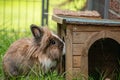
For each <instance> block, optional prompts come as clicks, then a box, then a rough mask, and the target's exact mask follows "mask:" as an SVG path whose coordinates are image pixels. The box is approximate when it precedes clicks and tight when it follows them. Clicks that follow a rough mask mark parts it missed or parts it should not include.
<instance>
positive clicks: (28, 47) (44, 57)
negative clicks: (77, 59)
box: [3, 24, 65, 80]
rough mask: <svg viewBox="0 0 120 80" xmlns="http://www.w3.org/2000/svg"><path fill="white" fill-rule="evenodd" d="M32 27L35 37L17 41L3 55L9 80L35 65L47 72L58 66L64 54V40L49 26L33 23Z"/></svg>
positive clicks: (23, 73) (6, 76)
mask: <svg viewBox="0 0 120 80" xmlns="http://www.w3.org/2000/svg"><path fill="white" fill-rule="evenodd" d="M30 28H31V32H32V35H33V37H32V38H24V39H19V40H17V41H15V42H14V43H13V44H11V46H10V47H9V49H8V50H7V52H6V54H5V55H4V57H3V72H4V74H5V78H6V79H8V80H9V78H11V77H17V76H20V75H27V74H28V73H29V72H30V70H31V69H32V68H33V67H34V66H35V65H37V66H38V67H40V69H41V70H43V72H44V73H46V72H48V71H50V70H51V69H52V68H55V67H57V65H58V63H59V62H60V60H61V59H62V58H61V57H62V55H64V54H63V53H64V52H63V51H65V50H64V49H65V48H64V47H65V43H64V41H63V40H61V39H60V38H59V37H58V36H57V35H55V34H53V33H52V32H51V31H50V30H49V29H48V28H47V27H39V26H37V25H35V24H32V25H31V26H30ZM37 69H39V68H37Z"/></svg>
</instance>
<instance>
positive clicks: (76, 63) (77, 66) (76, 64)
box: [73, 56, 81, 68]
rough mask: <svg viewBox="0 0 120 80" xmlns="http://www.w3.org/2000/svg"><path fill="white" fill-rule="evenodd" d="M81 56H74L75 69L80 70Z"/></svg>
mask: <svg viewBox="0 0 120 80" xmlns="http://www.w3.org/2000/svg"><path fill="white" fill-rule="evenodd" d="M80 64H81V56H73V68H80Z"/></svg>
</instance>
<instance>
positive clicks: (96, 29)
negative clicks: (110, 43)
mask: <svg viewBox="0 0 120 80" xmlns="http://www.w3.org/2000/svg"><path fill="white" fill-rule="evenodd" d="M73 26H74V27H73V31H74V32H78V31H81V32H82V31H84V32H85V31H86V32H99V31H102V30H109V31H120V26H118V27H117V26H116V27H114V26H113V27H110V26H92V25H73Z"/></svg>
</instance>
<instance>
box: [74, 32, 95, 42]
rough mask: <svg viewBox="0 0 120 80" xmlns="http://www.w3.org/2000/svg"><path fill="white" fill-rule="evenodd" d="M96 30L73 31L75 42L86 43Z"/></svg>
mask: <svg viewBox="0 0 120 80" xmlns="http://www.w3.org/2000/svg"><path fill="white" fill-rule="evenodd" d="M94 33H95V32H73V43H80V44H84V43H85V42H86V40H87V39H88V38H89V36H91V35H92V34H94Z"/></svg>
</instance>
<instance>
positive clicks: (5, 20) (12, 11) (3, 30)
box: [0, 0, 85, 80]
mask: <svg viewBox="0 0 120 80" xmlns="http://www.w3.org/2000/svg"><path fill="white" fill-rule="evenodd" d="M64 1H65V0H59V1H57V0H50V5H49V13H48V15H49V24H48V26H49V28H50V29H51V30H52V31H54V32H57V31H56V28H57V27H56V23H55V22H54V21H52V20H51V16H52V11H53V8H56V7H59V6H58V4H60V3H63V2H64ZM76 1H77V2H76ZM41 3H42V0H0V19H1V20H0V80H3V78H4V74H3V71H2V58H3V56H4V54H5V52H6V50H7V49H8V47H9V46H10V44H12V43H13V42H14V41H15V40H17V39H20V38H24V37H30V36H31V32H30V28H29V26H30V25H31V24H37V25H41V11H42V10H41ZM77 3H79V5H81V6H78V4H77ZM84 3H85V0H83V1H82V0H80V1H79V0H75V1H74V2H70V3H68V4H66V5H63V6H61V7H59V8H62V9H70V10H77V9H78V8H79V9H80V8H82V7H83V4H84ZM76 7H77V8H76ZM33 78H34V79H33ZM39 79H40V80H64V77H63V75H59V76H58V74H57V72H56V71H55V72H52V73H48V74H47V75H42V74H39V76H38V75H37V76H27V77H26V78H24V77H20V78H19V80H39ZM12 80H14V79H12Z"/></svg>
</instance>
